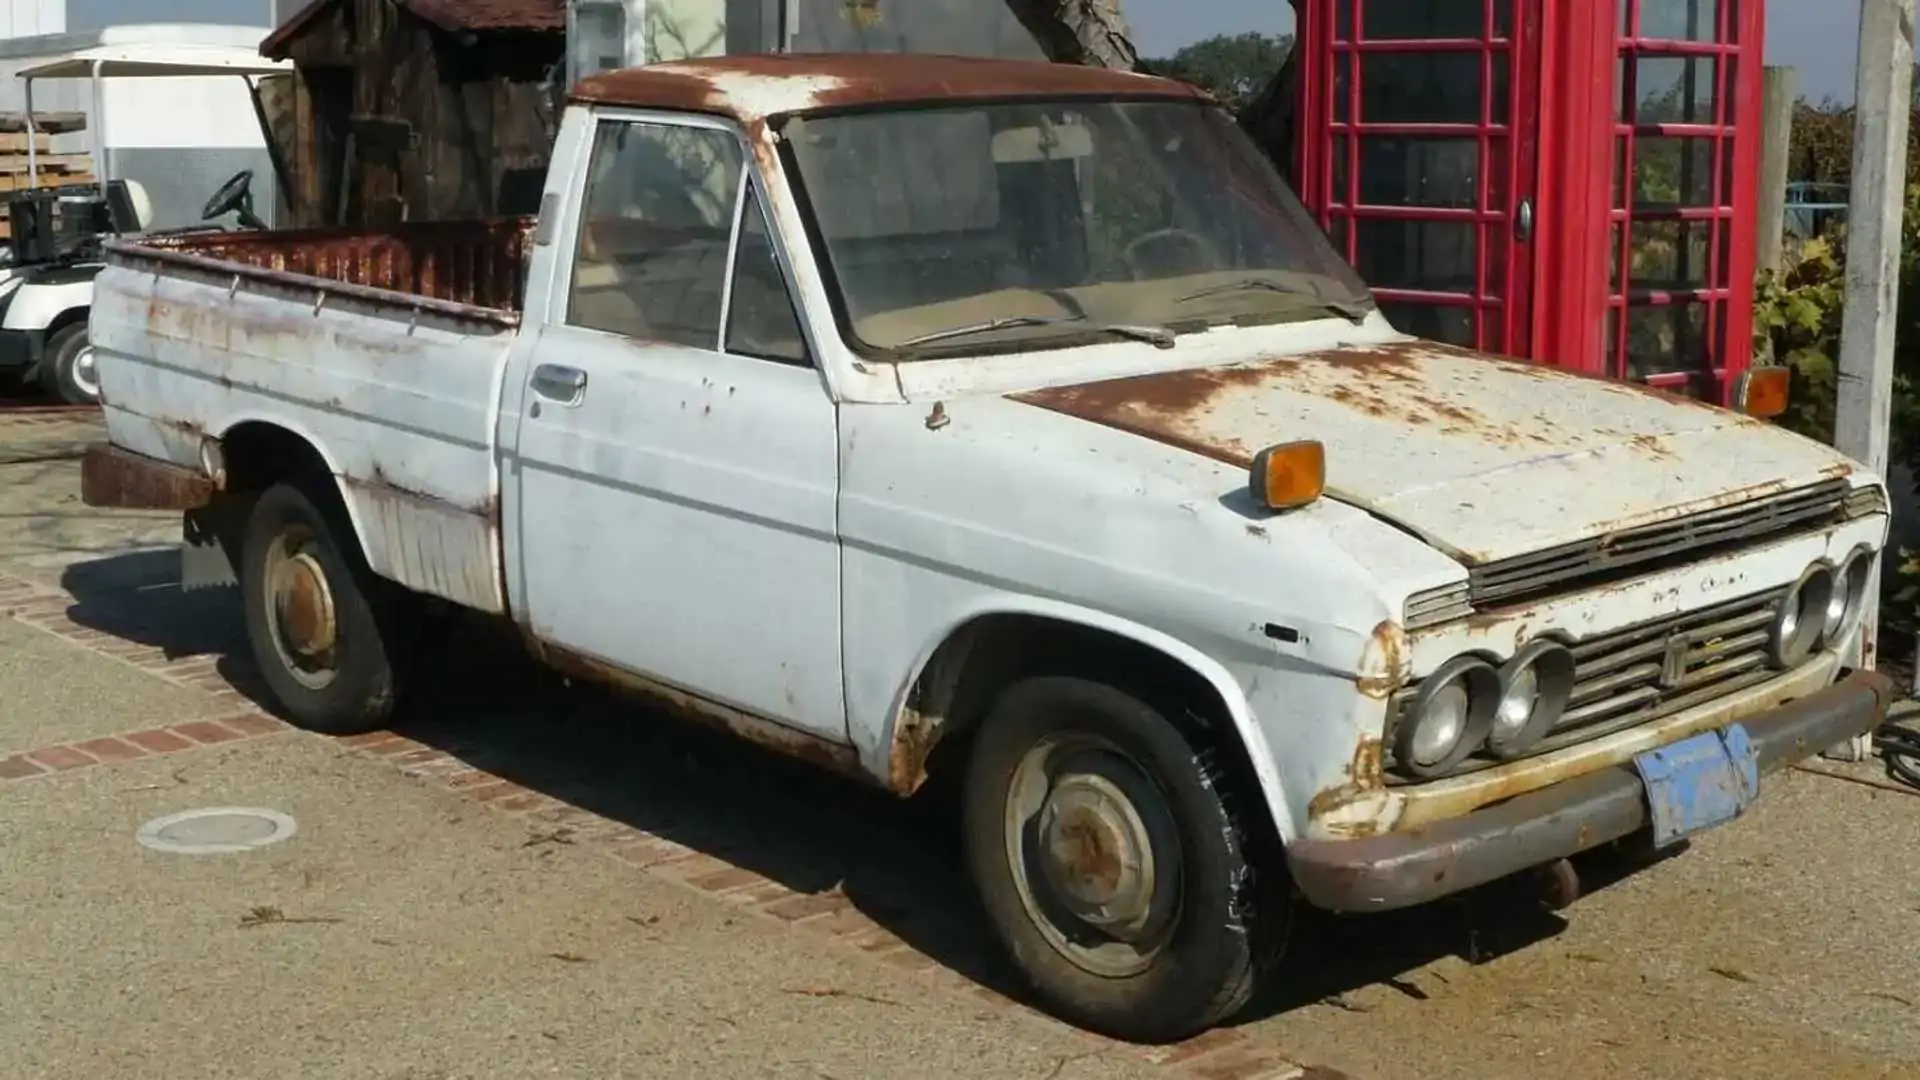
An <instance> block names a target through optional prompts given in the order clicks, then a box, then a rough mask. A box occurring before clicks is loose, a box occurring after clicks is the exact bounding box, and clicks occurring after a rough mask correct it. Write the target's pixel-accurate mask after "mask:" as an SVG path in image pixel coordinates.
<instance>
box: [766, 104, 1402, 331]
mask: <svg viewBox="0 0 1920 1080" xmlns="http://www.w3.org/2000/svg"><path fill="white" fill-rule="evenodd" d="M1055 105H1082V106H1089V105H1159V106H1169V107H1173V108H1190V109H1200V110H1211V111H1213V112H1214V113H1215V114H1216V115H1218V116H1219V117H1221V118H1223V119H1225V120H1226V121H1227V123H1228V125H1229V126H1230V127H1231V129H1232V132H1233V134H1231V135H1229V136H1228V138H1229V139H1230V140H1232V139H1234V138H1235V137H1236V136H1237V139H1238V141H1239V142H1240V150H1241V151H1242V152H1245V153H1248V154H1249V156H1250V157H1251V158H1253V159H1254V160H1255V161H1256V162H1257V167H1259V168H1263V169H1266V170H1268V171H1269V172H1270V173H1271V174H1272V176H1273V179H1274V180H1275V181H1276V182H1277V183H1278V184H1279V186H1280V189H1281V195H1282V197H1283V198H1284V200H1286V201H1288V202H1291V204H1292V207H1291V208H1290V209H1292V210H1294V211H1297V212H1298V214H1299V215H1300V217H1301V218H1303V219H1304V220H1305V221H1306V222H1308V223H1310V224H1311V225H1312V226H1313V230H1312V232H1311V234H1310V235H1311V236H1312V237H1313V238H1314V239H1315V241H1316V242H1317V243H1318V244H1320V245H1321V246H1322V247H1323V248H1324V250H1325V252H1326V253H1327V254H1328V255H1329V256H1331V257H1332V258H1333V259H1334V260H1336V261H1338V262H1339V263H1340V264H1341V265H1343V266H1346V267H1347V268H1348V269H1349V270H1352V269H1353V268H1352V264H1351V263H1349V262H1348V261H1347V260H1346V258H1345V257H1344V256H1342V255H1341V254H1340V252H1339V250H1338V249H1337V248H1335V247H1334V246H1333V243H1332V241H1331V240H1329V239H1328V238H1327V236H1326V234H1325V231H1324V229H1323V228H1322V227H1321V224H1320V222H1319V221H1318V219H1316V218H1314V216H1313V213H1312V211H1311V210H1309V209H1307V207H1306V206H1305V204H1304V203H1302V202H1301V201H1300V197H1299V195H1298V194H1297V193H1296V192H1295V191H1294V188H1293V185H1292V183H1291V182H1289V181H1288V180H1287V178H1286V176H1285V175H1284V174H1283V173H1281V172H1280V170H1278V169H1277V168H1275V167H1274V165H1273V163H1272V161H1271V160H1270V159H1268V158H1267V157H1266V155H1265V154H1263V153H1260V151H1259V149H1258V147H1257V146H1256V145H1254V144H1253V142H1252V140H1251V138H1250V137H1249V136H1247V135H1246V133H1245V132H1244V131H1243V130H1242V129H1241V128H1240V126H1239V124H1238V122H1237V121H1235V120H1234V119H1233V115H1232V113H1230V112H1228V111H1227V109H1226V108H1225V107H1224V106H1222V105H1220V104H1219V103H1218V102H1217V101H1214V100H1211V99H1208V98H1199V97H1195V98H1176V97H1169V96H1168V95H1166V94H1164V93H1154V92H1143V93H1140V94H1114V93H1101V94H1046V95H1033V94H1003V95H985V96H980V97H966V98H960V99H927V100H906V99H902V100H893V101H887V102H882V103H866V104H859V105H845V106H830V107H823V108H814V109H807V110H804V111H799V112H789V113H781V114H778V115H774V116H769V117H768V118H767V120H766V124H767V127H768V129H769V130H770V131H771V132H772V134H773V135H774V137H775V140H776V146H777V150H776V153H777V155H778V159H779V162H780V167H781V170H782V171H783V172H784V173H785V174H786V175H785V181H786V186H787V190H788V192H789V193H790V194H791V197H792V199H793V205H794V208H795V210H796V211H797V212H798V214H799V218H800V222H801V225H802V227H803V229H804V230H805V235H806V241H807V248H808V254H809V255H810V256H811V258H812V259H813V262H814V266H815V268H816V270H817V272H818V274H819V280H820V283H821V285H822V286H823V287H824V288H823V291H824V292H825V294H826V299H827V302H828V304H829V306H830V309H831V312H832V315H833V322H834V327H835V330H836V332H837V333H838V335H839V337H840V340H841V342H842V343H843V344H844V345H845V347H846V348H847V349H848V350H850V351H851V352H852V353H853V354H854V355H855V356H857V357H858V358H860V359H861V360H864V361H869V362H873V363H880V364H900V363H916V362H929V361H938V360H956V359H964V358H967V357H989V356H1005V355H1013V354H1020V353H1035V352H1050V351H1057V350H1062V349H1070V348H1076V347H1082V346H1088V345H1102V344H1113V343H1126V342H1127V341H1128V338H1127V337H1125V336H1123V335H1120V334H1116V333H1114V332H1112V331H1111V330H1106V329H1102V328H1101V327H1100V326H1099V325H1097V324H1093V323H1089V322H1087V321H1085V320H1069V321H1066V322H1063V323H1061V324H1058V325H1056V326H1053V327H1049V328H1048V329H1047V332H1046V333H1044V334H1041V335H1035V336H1026V337H1014V338H1009V339H1005V340H992V339H990V338H988V339H983V338H978V337H962V338H959V339H957V340H951V341H941V342H937V343H932V344H923V345H914V346H901V345H876V344H873V343H872V342H869V341H867V340H865V339H864V338H862V337H861V336H860V335H859V333H858V332H857V331H856V330H855V329H854V326H853V318H852V313H851V311H850V309H849V305H848V301H847V293H846V289H845V287H844V286H843V285H842V283H841V281H840V278H839V275H838V273H837V272H836V270H835V267H834V261H833V254H832V251H831V250H830V248H829V246H828V244H827V241H826V237H825V235H824V234H823V231H822V229H821V225H820V217H819V214H818V212H817V210H816V208H815V205H814V201H813V195H812V192H811V191H810V190H809V188H808V182H807V176H806V173H805V172H804V171H803V170H802V168H801V166H800V162H799V158H798V156H797V153H796V151H795V148H794V143H793V140H792V139H791V138H789V137H788V136H787V133H786V129H787V128H788V126H789V125H790V124H791V123H793V122H794V121H811V120H825V119H832V118H835V117H845V116H859V115H876V114H878V115H884V114H907V113H916V112H918V113H930V112H947V111H958V110H963V109H985V108H992V107H995V106H1041V107H1047V106H1055ZM1354 280H1355V282H1356V283H1357V284H1358V285H1359V291H1358V293H1357V295H1355V296H1354V297H1353V298H1352V300H1353V306H1355V307H1356V308H1358V309H1359V310H1360V311H1361V312H1363V313H1364V315H1367V316H1371V315H1373V314H1376V313H1377V312H1378V311H1379V306H1378V301H1377V300H1376V299H1375V297H1374V294H1373V290H1372V288H1371V287H1369V286H1367V285H1366V284H1365V283H1364V282H1363V281H1361V280H1360V279H1359V275H1358V273H1357V272H1355V274H1354ZM1329 319H1344V317H1343V316H1342V315H1341V314H1339V313H1338V312H1337V311H1335V310H1320V309H1317V308H1309V307H1308V306H1306V305H1303V306H1302V308H1301V309H1299V310H1296V311H1289V312H1280V313H1267V314H1262V315H1249V316H1243V317H1236V318H1234V319H1230V320H1226V321H1225V322H1224V323H1222V322H1220V321H1218V320H1207V319H1204V318H1195V319H1182V320H1175V321H1173V322H1170V323H1168V324H1166V328H1167V329H1169V330H1170V331H1172V332H1173V333H1174V334H1175V335H1176V336H1186V335H1189V334H1195V333H1201V332H1204V331H1206V330H1209V329H1212V328H1214V327H1215V326H1216V325H1229V326H1240V327H1260V326H1275V325H1281V324H1286V323H1299V322H1314V321H1321V320H1329ZM1356 321H1358V320H1356Z"/></svg>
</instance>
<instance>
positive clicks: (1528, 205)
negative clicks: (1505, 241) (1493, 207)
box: [1513, 199, 1533, 244]
mask: <svg viewBox="0 0 1920 1080" xmlns="http://www.w3.org/2000/svg"><path fill="white" fill-rule="evenodd" d="M1513 238H1514V239H1515V240H1518V241H1520V242H1521V243H1523V244H1524V243H1526V242H1527V241H1529V240H1531V239H1533V200H1532V199H1521V200H1520V205H1519V206H1518V207H1516V208H1515V209H1514V212H1513Z"/></svg>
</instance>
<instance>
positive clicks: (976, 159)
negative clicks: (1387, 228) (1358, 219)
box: [785, 101, 1373, 360]
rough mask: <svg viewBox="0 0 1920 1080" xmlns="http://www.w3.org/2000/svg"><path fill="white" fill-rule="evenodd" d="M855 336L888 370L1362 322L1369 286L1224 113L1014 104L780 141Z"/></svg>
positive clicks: (857, 118)
mask: <svg viewBox="0 0 1920 1080" xmlns="http://www.w3.org/2000/svg"><path fill="white" fill-rule="evenodd" d="M785 135H786V138H787V141H788V144H789V145H790V146H791V147H792V154H793V162H794V165H795V166H796V168H797V172H798V180H797V183H798V185H799V187H800V188H801V192H802V197H803V199H804V200H805V202H806V203H807V204H808V206H809V207H810V209H811V213H812V217H813V222H812V224H813V226H814V229H815V235H816V240H817V245H818V247H819V248H820V256H821V258H822V261H823V262H824V263H825V264H826V266H827V268H828V269H829V270H830V273H831V278H832V282H833V284H834V287H835V289H836V292H837V296H836V302H837V304H838V307H839V309H840V310H839V315H840V318H841V319H842V322H843V325H844V330H845V331H846V333H847V334H848V337H849V343H850V344H851V345H852V346H853V347H854V348H856V349H857V350H859V351H862V352H865V353H869V354H876V353H877V354H882V355H885V356H886V357H887V358H889V359H899V360H913V359H926V358H935V357H939V356H942V355H953V354H955V353H979V352H983V351H1008V350H1021V349H1035V348H1051V347H1057V346H1059V345H1061V344H1066V343H1068V342H1067V341H1066V340H1065V339H1067V338H1076V337H1089V338H1118V337H1130V338H1134V339H1139V340H1151V341H1156V342H1158V343H1161V344H1171V341H1172V337H1173V336H1174V335H1176V334H1182V333H1194V332H1200V331H1204V330H1207V329H1209V328H1211V327H1214V326H1220V325H1235V324H1237V325H1258V324H1262V323H1271V322H1279V321H1286V320H1292V319H1307V318H1325V317H1330V316H1335V317H1347V318H1351V319H1355V320H1358V319H1361V318H1364V317H1365V313H1366V311H1368V310H1371V309H1372V306H1373V301H1372V299H1371V297H1370V296H1369V295H1368V292H1367V289H1366V286H1365V285H1363V284H1362V283H1361V282H1360V280H1359V278H1358V276H1357V275H1355V273H1354V272H1353V270H1352V268H1350V267H1349V266H1348V265H1347V264H1346V263H1345V262H1344V261H1343V260H1342V259H1341V258H1340V257H1339V255H1337V254H1336V253H1335V252H1334V250H1333V247H1332V245H1330V244H1329V243H1328V242H1327V240H1326V237H1325V235H1324V234H1323V233H1322V232H1321V231H1320V228H1319V226H1318V225H1317V224H1315V222H1314V221H1313V219H1312V218H1311V217H1309V216H1308V214H1307V212H1306V210H1305V209H1304V208H1303V207H1302V206H1301V205H1300V203H1299V201H1298V200H1297V199H1296V198H1295V197H1294V196H1293V193H1292V191H1291V190H1290V189H1289V188H1288V187H1287V185H1286V183H1285V182H1284V181H1283V180H1282V179H1281V177H1280V175H1279V174H1278V172H1277V171H1276V170H1275V169H1274V168H1273V167H1272V166H1271V165H1270V164H1269V163H1268V162H1267V160H1266V159H1265V158H1264V157H1262V156H1261V154H1260V152H1259V150H1258V149H1257V148H1256V147H1255V146H1254V145H1253V144H1252V142H1251V141H1250V140H1248V139H1247V137H1246V136H1245V135H1244V134H1243V133H1242V132H1241V131H1240V129H1239V128H1238V127H1237V126H1236V125H1235V124H1234V123H1233V121H1232V120H1231V119H1230V118H1229V117H1228V116H1227V115H1226V114H1225V113H1224V112H1222V111H1221V110H1219V109H1218V108H1215V107H1212V106H1208V105H1203V104H1190V103H1180V102H1164V101H1156V102H1124V101H1102V102H1084V101H1075V102H1057V101H1056V102H1018V103H1004V104H968V105H963V106H954V107H935V108H916V109H913V110H892V111H886V112H863V113H857V114H845V115H838V116H816V117H807V118H801V119H796V120H795V121H793V122H792V123H790V124H789V125H788V126H787V127H786V129H785Z"/></svg>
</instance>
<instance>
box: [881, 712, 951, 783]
mask: <svg viewBox="0 0 1920 1080" xmlns="http://www.w3.org/2000/svg"><path fill="white" fill-rule="evenodd" d="M939 741H940V723H939V721H938V720H935V719H934V718H932V717H929V716H922V715H921V714H919V713H917V712H915V711H913V710H912V709H907V710H906V711H904V712H902V713H901V714H900V722H899V724H898V725H897V726H896V727H895V729H894V733H893V749H892V750H890V751H889V752H888V755H887V783H888V786H889V787H890V788H892V789H893V792H894V794H896V795H900V796H902V797H905V796H908V795H911V794H913V793H914V792H916V791H919V790H920V785H922V784H924V783H926V782H927V759H928V758H929V757H931V756H932V754H933V747H934V744H935V743H937V742H939Z"/></svg>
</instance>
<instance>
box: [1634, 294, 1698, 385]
mask: <svg viewBox="0 0 1920 1080" xmlns="http://www.w3.org/2000/svg"><path fill="white" fill-rule="evenodd" d="M1706 362H1707V305H1705V304H1703V303H1700V302H1699V301H1697V300H1696V301H1689V302H1687V303H1684V304H1670V305H1666V306H1662V307H1636V308H1632V309H1630V310H1629V311H1628V313H1627V374H1628V375H1630V376H1632V377H1633V378H1635V379H1645V378H1647V377H1648V376H1650V375H1680V374H1690V373H1693V372H1697V371H1699V370H1700V369H1701V368H1702V367H1704V366H1705V365H1706Z"/></svg>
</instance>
